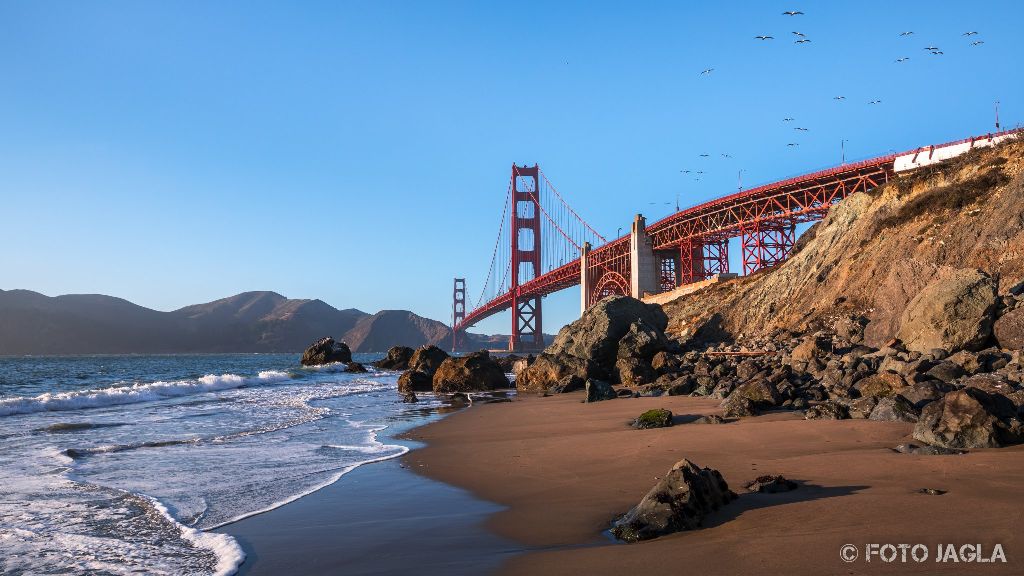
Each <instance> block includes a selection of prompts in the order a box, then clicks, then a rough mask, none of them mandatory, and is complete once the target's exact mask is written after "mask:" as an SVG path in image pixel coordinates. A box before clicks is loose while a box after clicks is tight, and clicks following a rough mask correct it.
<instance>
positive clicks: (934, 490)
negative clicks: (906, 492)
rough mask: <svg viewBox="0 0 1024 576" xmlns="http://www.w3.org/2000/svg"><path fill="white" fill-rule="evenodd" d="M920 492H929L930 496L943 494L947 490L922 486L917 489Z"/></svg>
mask: <svg viewBox="0 0 1024 576" xmlns="http://www.w3.org/2000/svg"><path fill="white" fill-rule="evenodd" d="M917 492H918V493H919V494H928V495H929V496H942V495H943V494H945V493H946V492H947V490H939V489H938V488H921V489H920V490H918V491H917Z"/></svg>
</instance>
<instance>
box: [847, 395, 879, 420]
mask: <svg viewBox="0 0 1024 576" xmlns="http://www.w3.org/2000/svg"><path fill="white" fill-rule="evenodd" d="M877 405H878V397H877V396H867V397H864V398H857V399H856V400H851V401H849V403H848V404H847V405H846V407H847V410H848V411H849V413H850V418H856V419H867V417H868V416H871V411H872V410H874V409H875V406H877Z"/></svg>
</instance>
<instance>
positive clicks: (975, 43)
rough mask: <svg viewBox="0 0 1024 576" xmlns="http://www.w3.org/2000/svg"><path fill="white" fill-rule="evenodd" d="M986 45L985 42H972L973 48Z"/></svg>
mask: <svg viewBox="0 0 1024 576" xmlns="http://www.w3.org/2000/svg"><path fill="white" fill-rule="evenodd" d="M984 43H985V41H984V40H975V41H974V42H971V46H981V45H982V44H984Z"/></svg>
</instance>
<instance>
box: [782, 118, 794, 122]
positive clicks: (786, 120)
mask: <svg viewBox="0 0 1024 576" xmlns="http://www.w3.org/2000/svg"><path fill="white" fill-rule="evenodd" d="M782 121H783V122H792V121H793V119H792V118H783V119H782Z"/></svg>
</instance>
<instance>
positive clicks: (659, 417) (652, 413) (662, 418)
mask: <svg viewBox="0 0 1024 576" xmlns="http://www.w3.org/2000/svg"><path fill="white" fill-rule="evenodd" d="M671 425H672V412H671V411H670V410H665V409H664V408H655V409H653V410H648V411H646V412H644V413H643V414H641V415H640V416H639V417H638V418H637V419H636V420H634V421H633V428H636V429H637V430H645V429H647V428H667V427H669V426H671Z"/></svg>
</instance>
